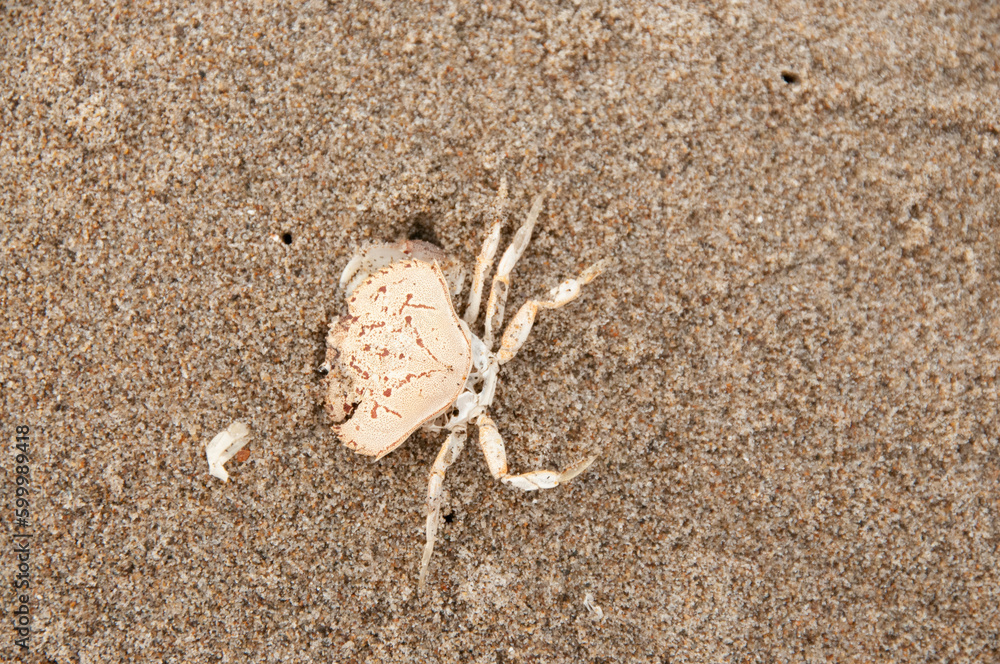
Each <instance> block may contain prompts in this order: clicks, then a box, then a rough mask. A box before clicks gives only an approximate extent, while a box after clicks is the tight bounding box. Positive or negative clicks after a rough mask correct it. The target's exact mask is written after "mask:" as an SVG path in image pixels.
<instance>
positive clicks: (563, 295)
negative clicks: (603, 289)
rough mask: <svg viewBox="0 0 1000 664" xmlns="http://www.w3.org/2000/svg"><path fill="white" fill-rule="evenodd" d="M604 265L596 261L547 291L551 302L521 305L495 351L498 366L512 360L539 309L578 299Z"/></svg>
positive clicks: (557, 306) (543, 301)
mask: <svg viewBox="0 0 1000 664" xmlns="http://www.w3.org/2000/svg"><path fill="white" fill-rule="evenodd" d="M606 265H607V261H606V260H601V261H597V262H596V263H594V264H593V265H591V266H590V267H588V268H587V269H586V270H584V271H583V273H582V274H581V275H580V277H579V278H578V279H567V280H566V281H564V282H562V283H561V284H559V285H558V286H557V287H556V288H553V289H552V290H551V291H549V297H551V298H552V299H551V300H528V301H527V302H525V303H524V304H523V305H521V308H520V309H518V311H517V313H516V314H514V317H513V318H512V319H511V320H510V324H509V325H507V329H506V330H505V331H504V333H503V339H501V340H500V350H499V351H497V361H498V362H499V363H500V364H505V363H507V362H510V360H511V359H513V357H514V355H516V354H517V351H518V350H520V348H521V346H522V345H524V341H525V340H526V339H527V338H528V334H529V333H530V332H531V326H532V325H533V324H534V322H535V315H536V314H538V310H539V309H558V308H559V307H561V306H563V305H564V304H568V303H570V302H572V301H573V300H575V299H576V298H577V297H579V295H580V287H581V286H584V285H586V284H589V283H590V282H591V281H592V280H593V279H594V277H596V276H597V275H599V274H600V273H601V272H602V271H603V270H604V267H605V266H606Z"/></svg>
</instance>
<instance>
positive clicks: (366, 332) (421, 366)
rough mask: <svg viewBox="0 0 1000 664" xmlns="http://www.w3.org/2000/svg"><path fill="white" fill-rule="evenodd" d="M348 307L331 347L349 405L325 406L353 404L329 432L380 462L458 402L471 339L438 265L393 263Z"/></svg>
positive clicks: (368, 281) (372, 278)
mask: <svg viewBox="0 0 1000 664" xmlns="http://www.w3.org/2000/svg"><path fill="white" fill-rule="evenodd" d="M347 303H348V311H349V312H350V314H349V316H347V317H345V318H343V319H341V320H340V321H337V322H335V323H334V326H333V327H332V328H331V334H330V337H329V340H328V342H329V343H331V344H334V345H335V346H336V348H335V350H336V351H337V362H338V364H339V367H338V368H339V370H340V374H341V375H342V376H343V377H344V378H345V379H346V380H347V382H348V383H349V387H348V389H347V390H346V392H347V393H346V394H345V395H344V398H346V399H347V400H348V401H349V402H345V403H344V404H334V403H330V404H328V405H329V407H330V409H331V411H333V410H336V409H337V408H338V407H341V408H343V407H345V406H346V407H348V408H349V407H350V405H351V404H357V406H356V407H355V408H354V412H353V415H352V416H351V417H350V419H348V420H347V421H346V422H344V423H342V424H337V425H334V426H333V427H332V428H333V431H334V432H335V433H336V434H337V436H338V437H339V438H340V440H341V441H342V442H343V443H344V444H345V445H347V446H348V447H350V448H351V449H353V450H355V451H356V452H358V453H360V454H367V455H370V456H375V457H377V458H381V457H383V456H385V455H386V454H388V453H389V452H391V451H393V450H394V449H396V448H397V447H399V446H400V445H401V444H402V443H403V441H405V440H406V439H407V438H408V437H409V436H410V434H411V433H413V432H414V431H415V430H416V429H417V428H418V427H420V426H421V425H422V424H424V423H425V422H427V421H428V420H431V419H433V418H435V417H437V416H438V415H440V414H441V413H442V412H444V411H445V410H446V409H447V408H448V407H450V406H451V405H452V404H453V403H454V402H455V399H456V398H457V397H458V395H459V394H460V393H461V392H462V389H463V388H464V387H465V381H466V379H467V378H468V376H469V372H470V371H471V369H472V341H471V339H470V338H469V337H468V336H467V335H466V332H465V331H464V330H463V328H462V326H461V324H460V322H459V318H458V314H457V313H456V312H455V307H454V305H453V304H452V301H451V296H450V295H449V292H448V284H447V282H446V281H445V278H444V274H443V273H442V272H441V269H440V268H439V267H438V265H437V264H436V263H424V262H422V261H418V260H406V261H400V262H397V263H393V264H392V265H389V266H388V267H385V268H383V269H381V270H379V271H378V272H376V273H375V274H373V275H371V276H370V277H368V278H367V279H366V280H365V281H364V282H363V283H361V285H359V286H358V287H357V288H356V289H355V290H354V292H353V293H352V294H351V296H350V297H349V298H348V300H347ZM331 398H332V392H331Z"/></svg>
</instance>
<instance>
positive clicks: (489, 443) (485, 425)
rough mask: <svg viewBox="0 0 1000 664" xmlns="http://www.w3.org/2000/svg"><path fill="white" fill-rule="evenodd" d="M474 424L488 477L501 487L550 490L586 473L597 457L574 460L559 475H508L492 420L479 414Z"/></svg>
mask: <svg viewBox="0 0 1000 664" xmlns="http://www.w3.org/2000/svg"><path fill="white" fill-rule="evenodd" d="M476 424H478V425H479V446H480V447H481V448H482V450H483V456H484V457H486V465H487V466H489V468H490V474H491V475H493V477H495V478H496V479H498V480H500V481H501V482H503V483H504V484H509V485H511V486H513V487H516V488H518V489H521V490H522V491H535V490H536V489H553V488H555V487H557V486H559V485H560V484H565V483H566V482H569V481H570V480H571V479H573V478H574V477H576V476H577V475H579V474H580V473H582V472H583V471H585V470H587V468H588V467H590V464H592V463H594V459H596V458H597V457H596V456H589V457H587V458H586V459H582V460H580V461H577V462H576V463H574V464H573V465H571V466H570V467H569V468H567V469H566V470H564V471H562V472H561V473H558V472H556V471H554V470H533V471H531V472H530V473H523V474H521V475H511V474H510V473H508V472H507V451H506V450H505V449H504V446H503V438H501V437H500V432H499V431H497V425H496V424H494V422H493V419H492V418H490V417H489V416H488V415H485V414H483V415H480V416H479V419H477V420H476Z"/></svg>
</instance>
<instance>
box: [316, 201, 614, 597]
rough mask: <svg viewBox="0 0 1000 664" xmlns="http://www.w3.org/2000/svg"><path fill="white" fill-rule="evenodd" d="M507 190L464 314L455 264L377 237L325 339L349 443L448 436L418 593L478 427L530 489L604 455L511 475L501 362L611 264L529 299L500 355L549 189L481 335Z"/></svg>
mask: <svg viewBox="0 0 1000 664" xmlns="http://www.w3.org/2000/svg"><path fill="white" fill-rule="evenodd" d="M505 196H506V187H505V186H503V185H501V190H500V195H499V197H498V205H497V213H498V214H497V215H496V219H495V220H494V222H493V224H492V226H491V227H490V230H489V232H488V233H487V237H486V240H485V242H484V244H483V247H482V250H481V251H480V253H479V257H478V259H477V261H476V267H475V271H474V274H473V281H472V286H471V289H470V296H469V304H468V307H467V309H466V312H465V315H464V317H462V318H459V316H458V314H457V313H456V311H455V307H454V305H453V303H452V295H458V293H459V291H460V290H461V286H462V282H463V281H464V274H463V273H462V271H461V267H460V266H459V265H458V264H456V263H454V262H453V261H450V260H449V259H447V257H446V256H445V255H444V253H443V252H442V251H441V250H440V249H438V248H437V247H435V246H433V245H431V244H428V243H425V242H412V241H405V242H401V243H398V244H395V245H387V244H380V245H373V246H370V247H368V248H367V249H366V250H364V251H362V252H361V253H359V254H357V255H356V256H355V257H354V258H352V260H351V261H350V262H349V263H348V265H347V267H346V268H345V270H344V273H343V275H342V277H341V280H340V283H341V286H342V287H343V288H344V291H345V294H346V297H347V304H348V312H349V313H348V315H347V316H345V317H343V318H340V319H338V320H335V321H333V323H332V324H331V326H330V332H329V334H328V336H327V361H326V363H325V364H324V366H323V369H324V370H325V371H327V372H328V374H329V375H328V378H327V398H326V406H327V410H328V412H329V414H330V417H331V419H332V420H333V421H334V426H333V429H334V432H335V433H336V434H337V436H338V437H339V438H340V439H341V441H342V442H343V443H344V444H345V445H347V446H348V447H350V448H351V449H353V450H354V451H356V452H358V453H359V454H365V455H369V456H374V457H376V458H381V457H383V456H385V455H386V454H388V453H389V452H391V451H393V450H394V449H396V448H397V447H399V446H400V445H401V444H402V443H403V442H404V441H405V440H406V439H407V438H408V437H409V436H410V435H411V434H412V433H413V432H414V431H416V430H417V429H418V428H420V427H421V426H423V427H424V428H426V429H429V430H432V431H447V432H448V437H447V439H446V440H445V442H444V444H443V445H442V447H441V450H440V452H438V455H437V458H436V459H435V461H434V465H433V466H432V468H431V473H430V479H429V483H428V484H429V485H428V492H427V541H426V544H425V545H424V553H423V558H422V560H421V566H420V577H419V584H418V587H419V588H421V589H422V588H423V587H424V584H425V581H426V578H427V568H428V565H429V563H430V558H431V554H432V552H433V550H434V540H435V537H436V534H437V528H438V519H439V513H440V509H441V501H442V489H443V482H444V475H445V471H446V470H447V468H448V466H450V465H451V464H452V463H453V462H454V461H455V460H456V459H457V458H458V455H459V453H460V452H461V451H462V449H463V447H464V445H465V440H466V429H467V427H468V426H469V425H470V424H475V425H476V426H477V427H478V429H479V445H480V447H481V448H482V451H483V455H484V456H485V458H486V463H487V466H488V467H489V470H490V473H491V474H492V475H493V477H495V478H497V479H499V480H501V481H502V482H504V483H505V484H509V485H511V486H514V487H517V488H519V489H522V490H524V491H532V490H535V489H548V488H553V487H555V486H558V485H559V484H562V483H565V482H568V481H569V480H570V479H572V478H573V477H575V476H576V475H578V474H580V473H582V472H583V471H584V470H586V468H587V467H588V466H589V465H590V464H591V463H592V462H593V461H594V459H595V457H588V458H586V459H583V460H582V461H579V462H577V463H575V464H573V465H572V466H570V467H569V468H567V469H566V470H564V471H562V472H558V471H551V470H536V471H532V472H529V473H524V474H521V475H511V474H510V473H508V469H507V454H506V451H505V448H504V443H503V439H502V438H501V436H500V433H499V431H498V430H497V427H496V425H495V424H494V422H493V420H492V419H491V418H490V417H489V415H487V412H486V411H487V409H488V408H489V407H490V405H491V404H492V402H493V396H494V394H495V392H496V383H497V374H498V372H499V369H500V366H501V365H503V364H505V363H506V362H508V361H510V360H511V359H512V358H513V357H514V355H515V354H516V353H517V351H518V350H519V349H520V347H521V345H522V344H524V342H525V340H526V339H527V337H528V334H529V332H530V331H531V326H532V324H533V322H534V319H535V315H536V314H537V313H538V310H539V309H554V308H557V307H561V306H563V305H565V304H567V303H569V302H571V301H572V300H574V299H576V297H577V296H578V295H579V294H580V287H581V286H583V285H584V284H587V283H588V282H590V281H591V280H592V279H593V278H594V277H596V276H597V275H598V274H600V272H601V270H602V269H603V266H604V262H603V261H601V262H598V263H597V264H596V265H593V266H591V267H590V268H588V269H587V270H585V271H584V272H583V273H582V274H581V275H580V276H579V277H578V278H577V279H569V280H566V281H564V282H563V283H562V284H560V285H559V286H558V287H556V288H555V289H553V290H552V291H551V292H550V294H549V295H550V297H549V299H547V300H529V301H528V302H526V303H525V304H524V305H522V306H521V308H520V309H519V310H518V312H517V313H516V314H515V315H514V317H513V318H512V319H511V321H510V323H509V324H508V326H507V328H506V330H505V332H504V334H503V336H502V338H501V340H500V346H499V349H498V350H497V352H496V353H494V352H493V350H492V349H493V346H494V334H493V333H494V330H497V329H499V327H500V324H501V323H502V322H503V313H504V307H505V304H506V298H507V291H508V289H509V286H510V273H511V271H512V270H513V268H514V265H515V264H516V263H517V260H518V259H519V258H520V256H521V254H522V253H523V251H524V249H525V247H526V246H527V244H528V241H529V240H530V237H531V232H532V229H533V227H534V224H535V220H536V219H537V218H538V213H539V211H540V209H541V202H542V197H541V196H538V197H536V198H535V200H534V202H533V204H532V207H531V211H530V212H529V214H528V218H527V220H526V221H525V223H524V225H523V226H522V227H521V228H520V229H519V230H518V231H517V233H516V234H515V236H514V239H513V241H512V242H511V245H510V246H509V247H508V248H507V250H506V251H505V252H504V254H503V257H502V258H501V259H500V263H499V265H498V266H497V270H496V274H495V275H494V277H493V283H492V286H491V289H490V295H489V298H488V300H487V305H486V320H485V325H484V334H483V336H482V337H481V338H480V337H478V336H476V335H475V334H473V333H472V332H471V331H470V326H471V325H474V324H475V322H476V319H477V317H478V315H479V309H480V300H481V296H482V291H483V285H484V280H485V275H486V273H487V272H488V271H489V270H490V268H491V267H492V265H493V259H494V256H495V255H496V251H497V246H498V244H499V239H500V230H501V225H502V221H501V215H500V214H499V211H500V209H501V206H502V204H503V202H504V200H505ZM442 266H443V267H444V269H442Z"/></svg>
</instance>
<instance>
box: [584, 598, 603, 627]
mask: <svg viewBox="0 0 1000 664" xmlns="http://www.w3.org/2000/svg"><path fill="white" fill-rule="evenodd" d="M583 607H584V608H585V609H587V611H588V612H589V613H591V614H593V616H594V618H596V619H597V620H604V610H603V609H602V608H601V607H600V606H598V605H597V603H596V602H595V601H594V594H593V593H587V594H586V595H584V596H583Z"/></svg>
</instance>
